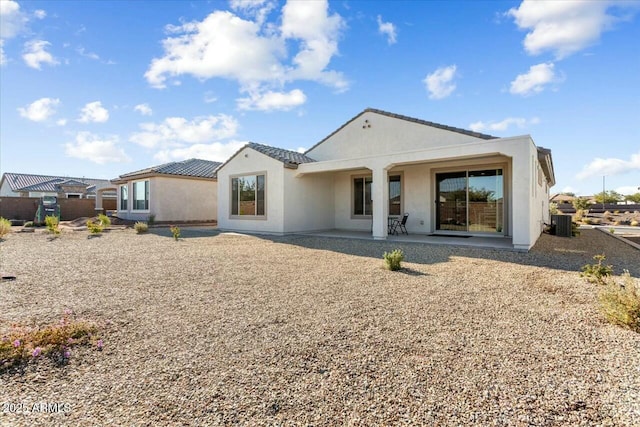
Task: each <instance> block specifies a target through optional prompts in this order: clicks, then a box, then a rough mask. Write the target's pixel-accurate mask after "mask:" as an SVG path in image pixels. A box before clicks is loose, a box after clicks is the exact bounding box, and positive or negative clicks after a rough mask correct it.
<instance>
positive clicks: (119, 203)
mask: <svg viewBox="0 0 640 427" xmlns="http://www.w3.org/2000/svg"><path fill="white" fill-rule="evenodd" d="M123 188H126V189H127V207H126V208H123V207H122V189H123ZM130 195H131V191H129V183H128V182H127V183H126V184H120V185H119V186H118V194H117V198H118V210H119V211H120V212H129V211H131V197H129V196H130Z"/></svg>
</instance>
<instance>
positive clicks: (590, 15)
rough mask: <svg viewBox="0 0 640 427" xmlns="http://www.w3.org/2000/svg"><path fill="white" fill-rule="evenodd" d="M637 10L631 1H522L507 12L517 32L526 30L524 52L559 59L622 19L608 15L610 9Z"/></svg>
mask: <svg viewBox="0 0 640 427" xmlns="http://www.w3.org/2000/svg"><path fill="white" fill-rule="evenodd" d="M625 6H628V7H636V6H637V5H634V4H633V2H628V3H625V2H620V1H611V0H597V1H593V0H581V1H532V0H524V1H523V2H522V3H521V4H520V6H519V7H518V8H512V9H510V10H509V11H508V12H507V15H508V16H511V17H513V18H514V20H515V22H516V24H517V25H518V27H519V28H520V29H523V30H527V31H528V33H527V35H526V36H525V39H524V47H525V50H526V51H527V52H528V53H529V54H530V55H538V54H540V53H542V52H545V51H551V52H553V53H554V54H555V56H556V58H558V59H562V58H564V57H566V56H568V55H571V54H573V53H575V52H578V51H580V50H582V49H584V48H586V47H588V46H590V45H592V44H594V43H595V42H597V41H598V40H599V39H600V36H601V34H602V33H603V32H604V31H607V30H610V29H611V28H612V27H613V24H614V23H616V22H618V21H620V20H621V19H624V18H622V17H617V16H615V15H612V14H609V13H607V12H608V10H610V9H611V8H618V9H620V8H624V7H625Z"/></svg>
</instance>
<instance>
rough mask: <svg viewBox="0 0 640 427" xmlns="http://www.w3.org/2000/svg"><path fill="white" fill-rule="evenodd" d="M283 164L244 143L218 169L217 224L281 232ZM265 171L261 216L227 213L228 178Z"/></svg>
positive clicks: (241, 228) (250, 229) (267, 231)
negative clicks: (239, 149) (263, 208)
mask: <svg viewBox="0 0 640 427" xmlns="http://www.w3.org/2000/svg"><path fill="white" fill-rule="evenodd" d="M284 172H285V171H284V166H283V165H282V162H279V161H277V160H275V159H272V158H271V157H269V156H266V155H264V154H262V153H260V152H258V151H256V150H254V149H252V148H249V147H245V148H244V149H242V150H241V151H240V152H239V153H237V154H236V155H235V157H233V158H232V159H231V160H230V161H229V162H227V163H226V164H225V165H224V166H222V168H221V169H219V170H218V183H219V186H218V228H220V229H221V230H236V231H247V232H254V233H275V234H282V233H284V191H285V188H284V187H285V185H284V184H285V182H284ZM258 174H264V175H265V212H266V215H265V216H264V217H263V218H256V217H238V216H236V217H232V216H231V205H230V203H231V178H232V177H234V176H240V175H258Z"/></svg>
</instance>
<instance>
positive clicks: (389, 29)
mask: <svg viewBox="0 0 640 427" xmlns="http://www.w3.org/2000/svg"><path fill="white" fill-rule="evenodd" d="M378 32H379V33H380V34H383V35H386V36H387V43H389V44H394V43H395V42H396V41H397V39H396V37H397V34H396V26H395V25H393V23H391V22H382V17H381V16H380V15H378Z"/></svg>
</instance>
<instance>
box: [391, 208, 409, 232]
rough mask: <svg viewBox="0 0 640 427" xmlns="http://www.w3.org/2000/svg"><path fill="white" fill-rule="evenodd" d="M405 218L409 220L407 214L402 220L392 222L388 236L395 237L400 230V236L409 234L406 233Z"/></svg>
mask: <svg viewBox="0 0 640 427" xmlns="http://www.w3.org/2000/svg"><path fill="white" fill-rule="evenodd" d="M407 218H409V214H408V213H405V214H404V215H402V218H400V219H394V220H393V222H392V223H391V228H390V229H389V234H395V235H397V234H398V229H400V232H401V233H402V234H409V232H407Z"/></svg>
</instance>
